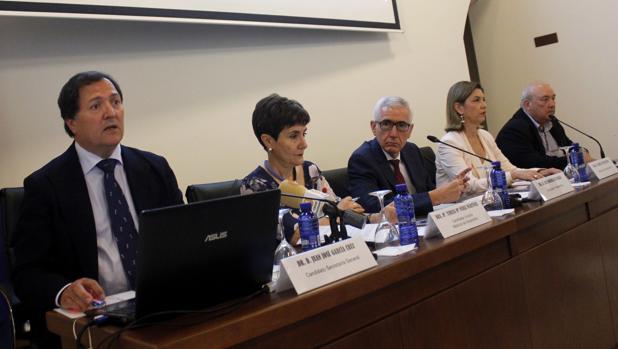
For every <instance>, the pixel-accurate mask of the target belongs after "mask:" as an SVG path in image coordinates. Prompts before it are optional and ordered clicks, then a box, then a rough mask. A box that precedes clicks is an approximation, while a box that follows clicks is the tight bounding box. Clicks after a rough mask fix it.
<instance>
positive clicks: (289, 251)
mask: <svg viewBox="0 0 618 349" xmlns="http://www.w3.org/2000/svg"><path fill="white" fill-rule="evenodd" d="M288 212H290V209H289V208H282V209H280V210H279V217H278V218H279V224H278V225H277V240H281V242H280V243H279V246H277V248H276V249H275V259H274V263H273V264H274V265H273V277H272V281H273V282H274V281H277V279H279V270H280V268H281V260H282V259H285V258H288V257H290V256H293V255H295V254H296V250H295V249H294V247H292V245H290V244H289V243H288V240H287V239H286V238H285V234H284V232H283V216H285V215H286V214H287V213H288Z"/></svg>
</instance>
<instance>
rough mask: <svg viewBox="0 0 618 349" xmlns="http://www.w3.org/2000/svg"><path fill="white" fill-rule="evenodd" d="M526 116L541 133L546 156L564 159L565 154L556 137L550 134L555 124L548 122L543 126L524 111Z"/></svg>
mask: <svg viewBox="0 0 618 349" xmlns="http://www.w3.org/2000/svg"><path fill="white" fill-rule="evenodd" d="M522 110H523V111H524V113H525V114H526V115H528V117H529V118H530V121H532V123H533V124H534V127H535V128H536V131H537V132H538V133H539V137H541V142H542V143H543V148H545V155H547V156H558V157H563V156H564V152H562V150H560V146H559V145H558V142H556V139H555V138H554V136H553V135H552V134H551V132H549V131H550V130H551V128H552V127H553V126H554V124H553V123H552V122H551V121H548V122H546V123H545V124H543V125H541V124H539V123H538V122H536V120H534V118H533V117H532V116H530V114H528V113H527V112H526V111H525V110H524V109H522Z"/></svg>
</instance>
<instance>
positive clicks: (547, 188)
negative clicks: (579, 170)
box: [528, 172, 575, 201]
mask: <svg viewBox="0 0 618 349" xmlns="http://www.w3.org/2000/svg"><path fill="white" fill-rule="evenodd" d="M574 190H575V189H573V186H572V185H571V182H569V180H568V179H567V178H566V176H565V175H564V173H562V172H560V173H556V174H553V175H551V176H547V177H543V178H541V179H537V180H535V181H532V187H531V188H530V194H529V195H528V198H529V199H531V200H538V199H539V198H540V199H542V200H543V201H548V200H551V199H555V198H557V197H558V196H561V195H564V194H567V193H570V192H572V191H574Z"/></svg>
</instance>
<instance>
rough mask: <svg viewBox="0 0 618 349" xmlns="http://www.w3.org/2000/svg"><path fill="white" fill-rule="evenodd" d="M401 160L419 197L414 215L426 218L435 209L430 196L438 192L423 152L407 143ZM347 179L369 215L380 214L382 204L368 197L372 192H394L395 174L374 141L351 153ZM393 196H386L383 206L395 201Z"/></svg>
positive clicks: (415, 198)
mask: <svg viewBox="0 0 618 349" xmlns="http://www.w3.org/2000/svg"><path fill="white" fill-rule="evenodd" d="M400 158H401V160H402V161H403V164H404V165H405V167H406V170H407V171H408V174H409V175H410V180H411V181H412V184H414V187H415V188H416V194H414V195H412V198H413V200H414V209H415V213H416V214H417V215H426V214H427V213H429V212H431V211H432V210H433V206H432V203H431V199H430V198H429V194H428V192H429V191H430V190H433V189H435V186H434V184H433V182H432V180H431V179H432V178H431V173H430V171H429V170H428V169H427V168H425V167H424V166H423V163H424V162H423V158H422V156H421V152H420V150H419V149H418V147H417V146H416V145H415V144H413V143H410V142H407V143H406V145H405V146H404V147H403V149H402V150H401V155H400ZM348 178H349V191H350V193H351V194H352V196H358V197H359V200H358V202H359V203H360V204H361V205H363V207H364V208H365V210H366V211H367V212H380V203H379V202H378V200H377V199H376V198H375V197H373V196H370V195H368V194H369V193H370V192H372V191H376V190H382V189H390V190H392V192H393V193H395V184H396V181H395V173H394V171H393V169H392V168H391V165H390V163H389V162H388V160H387V159H386V155H384V152H383V151H382V148H381V147H380V144H379V143H378V141H377V140H376V139H375V138H374V139H372V140H371V141H366V142H364V143H363V144H362V145H361V146H360V147H358V149H356V150H355V151H354V153H352V155H351V156H350V159H349V160H348ZM393 197H394V195H392V194H391V195H389V196H387V198H386V199H385V200H384V205H388V204H389V203H390V202H391V201H393Z"/></svg>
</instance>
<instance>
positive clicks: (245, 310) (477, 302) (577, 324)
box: [47, 176, 618, 348]
mask: <svg viewBox="0 0 618 349" xmlns="http://www.w3.org/2000/svg"><path fill="white" fill-rule="evenodd" d="M378 262H379V265H378V267H376V268H373V269H371V270H368V271H365V272H362V273H360V274H357V275H355V276H352V277H349V278H347V279H344V280H341V281H338V282H335V283H333V284H330V285H328V286H325V287H323V288H320V289H318V290H315V291H312V292H308V293H306V294H303V295H301V296H297V295H296V294H295V293H294V292H293V291H291V290H290V291H287V292H283V293H273V294H270V295H262V296H260V297H258V298H256V299H253V300H252V301H250V302H248V303H246V304H244V305H243V306H241V307H240V308H239V309H237V310H236V311H234V312H232V313H229V314H226V315H222V316H220V317H216V318H213V319H207V318H203V319H200V318H197V319H196V317H195V316H192V317H191V318H179V319H174V320H172V321H169V322H168V323H166V324H165V325H157V326H152V327H147V328H142V329H138V330H131V331H128V332H126V333H123V334H122V336H120V339H119V340H118V341H117V342H116V343H115V344H116V346H115V347H122V348H223V347H230V346H237V347H240V348H244V347H246V348H280V347H290V348H292V347H293V348H308V347H318V346H323V347H326V348H350V347H354V348H366V347H367V348H368V347H386V348H404V347H405V348H614V347H617V344H616V343H618V177H617V176H614V177H611V178H608V179H606V180H603V181H601V182H598V183H595V184H593V185H592V186H591V187H589V188H587V189H583V190H581V191H578V192H576V193H571V194H567V195H564V196H562V197H560V198H557V199H555V200H552V201H549V202H546V203H527V204H524V207H521V208H518V209H517V210H516V215H514V216H510V217H506V218H503V219H500V220H494V221H493V222H492V223H489V224H486V225H483V226H480V227H478V228H475V229H472V230H469V231H466V232H464V233H462V234H459V235H456V236H454V237H451V238H448V239H427V240H425V241H424V242H422V244H421V247H420V248H419V249H418V250H417V251H415V252H411V253H408V254H406V255H404V256H400V257H396V258H380V259H379V261H378ZM204 286H206V285H204ZM162 296H163V297H164V295H162ZM47 323H48V328H49V330H50V331H52V332H54V333H56V334H58V335H60V336H61V337H62V340H63V346H64V347H65V348H74V340H73V332H72V331H73V330H72V325H73V320H69V319H67V318H65V317H64V316H62V315H59V314H57V313H54V312H49V313H48V314H47ZM84 323H85V320H83V319H82V320H78V322H77V325H78V326H77V327H78V328H79V326H81V325H83V324H84ZM116 330H117V328H116V327H113V326H104V327H102V328H96V329H94V330H93V331H92V336H93V341H94V342H95V343H98V342H99V341H101V340H102V339H103V338H105V337H106V336H108V335H109V334H111V333H113V332H114V331H116Z"/></svg>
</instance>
